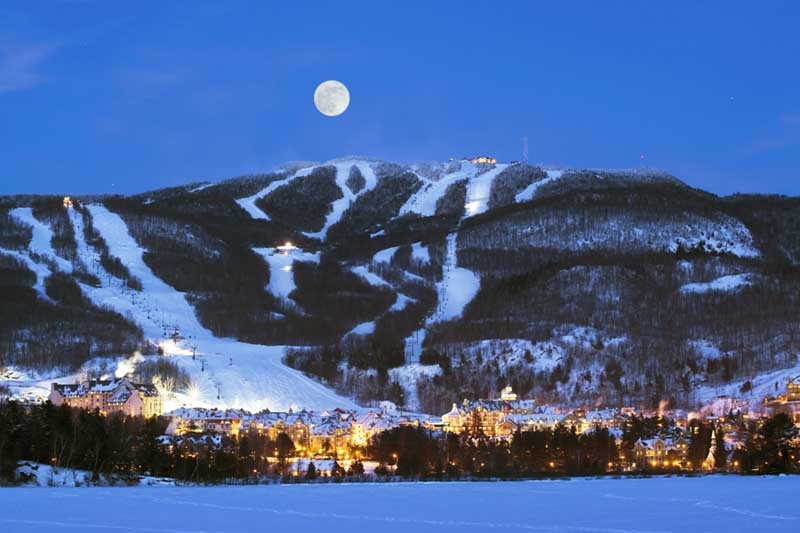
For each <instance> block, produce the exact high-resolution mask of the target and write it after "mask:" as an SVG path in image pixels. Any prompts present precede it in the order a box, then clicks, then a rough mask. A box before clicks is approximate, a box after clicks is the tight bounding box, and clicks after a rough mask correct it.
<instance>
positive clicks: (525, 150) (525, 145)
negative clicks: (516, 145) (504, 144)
mask: <svg viewBox="0 0 800 533" xmlns="http://www.w3.org/2000/svg"><path fill="white" fill-rule="evenodd" d="M522 162H523V163H527V162H528V136H527V135H526V136H524V137H523V138H522Z"/></svg>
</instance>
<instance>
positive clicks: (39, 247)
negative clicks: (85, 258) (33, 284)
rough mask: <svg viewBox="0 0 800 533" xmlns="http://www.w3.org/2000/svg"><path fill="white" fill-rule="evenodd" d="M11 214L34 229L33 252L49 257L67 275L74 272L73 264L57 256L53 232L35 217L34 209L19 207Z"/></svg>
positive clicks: (31, 245) (31, 247)
mask: <svg viewBox="0 0 800 533" xmlns="http://www.w3.org/2000/svg"><path fill="white" fill-rule="evenodd" d="M9 214H10V215H11V216H12V217H14V218H16V219H17V220H19V221H20V222H22V223H24V224H26V225H28V226H30V227H31V228H32V229H33V238H32V239H31V244H30V250H31V251H32V252H35V253H38V254H41V255H43V256H46V257H49V258H50V259H52V260H53V261H55V263H56V265H57V266H58V268H59V269H60V270H62V271H64V272H66V273H67V274H69V273H71V272H72V263H70V262H69V261H67V260H66V259H64V258H63V257H61V256H59V255H58V254H56V252H55V250H54V249H53V245H52V244H51V242H52V239H53V231H52V230H51V229H50V228H49V227H48V226H47V225H45V224H43V223H42V222H39V221H38V220H37V219H36V217H34V216H33V209H31V208H30V207H18V208H17V209H12V210H11V211H9Z"/></svg>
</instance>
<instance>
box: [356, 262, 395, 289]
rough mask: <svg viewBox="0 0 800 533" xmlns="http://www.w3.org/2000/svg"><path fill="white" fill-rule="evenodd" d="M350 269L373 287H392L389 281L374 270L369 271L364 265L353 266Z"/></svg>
mask: <svg viewBox="0 0 800 533" xmlns="http://www.w3.org/2000/svg"><path fill="white" fill-rule="evenodd" d="M350 271H351V272H352V273H353V274H355V275H356V276H358V277H360V278H361V279H363V280H364V281H366V282H367V283H369V284H370V285H372V286H373V287H390V288H391V287H392V284H391V283H389V282H388V281H386V280H385V279H383V278H382V277H380V276H379V275H377V274H375V273H374V272H370V271H369V269H368V268H367V267H366V266H364V265H360V266H356V267H353V268H351V269H350Z"/></svg>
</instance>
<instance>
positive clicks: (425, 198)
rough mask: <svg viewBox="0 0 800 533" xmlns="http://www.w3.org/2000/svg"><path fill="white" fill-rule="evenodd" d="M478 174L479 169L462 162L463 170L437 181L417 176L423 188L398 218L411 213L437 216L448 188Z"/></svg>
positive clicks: (404, 205)
mask: <svg viewBox="0 0 800 533" xmlns="http://www.w3.org/2000/svg"><path fill="white" fill-rule="evenodd" d="M477 173H478V167H477V166H476V165H473V164H472V163H470V162H468V161H462V162H461V168H460V169H459V170H458V171H456V172H452V173H450V174H446V175H445V176H442V178H441V179H439V180H437V181H433V180H429V179H428V178H425V177H423V176H420V175H417V177H418V178H419V179H420V180H421V181H422V187H420V188H419V189H418V190H417V192H415V193H414V194H412V195H411V197H410V198H409V199H408V200H407V201H406V203H405V204H403V206H402V207H401V208H400V211H399V213H398V216H403V215H406V214H409V213H416V214H418V215H420V216H423V217H431V216H433V215H435V214H436V204H437V202H438V201H439V199H440V198H441V197H442V196H444V193H445V192H446V191H447V188H448V187H449V186H450V185H452V184H453V183H456V182H458V181H461V180H463V179H472V178H474V177H475V175H476V174H477Z"/></svg>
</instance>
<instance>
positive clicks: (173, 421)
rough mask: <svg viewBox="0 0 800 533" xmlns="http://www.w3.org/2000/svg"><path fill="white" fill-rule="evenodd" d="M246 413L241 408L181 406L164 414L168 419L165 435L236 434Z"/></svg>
mask: <svg viewBox="0 0 800 533" xmlns="http://www.w3.org/2000/svg"><path fill="white" fill-rule="evenodd" d="M247 415H248V413H247V412H246V411H243V410H241V409H216V408H212V409H203V408H197V407H192V408H181V409H176V410H175V411H171V412H169V413H167V414H165V415H164V418H166V419H167V420H169V426H167V435H188V434H194V433H217V434H222V435H230V436H237V435H238V434H239V432H240V431H241V427H242V421H243V420H244V419H245V417H246V416H247Z"/></svg>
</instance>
